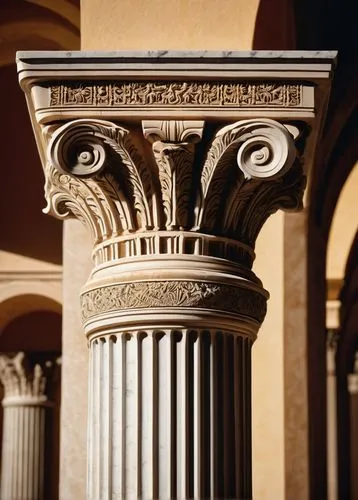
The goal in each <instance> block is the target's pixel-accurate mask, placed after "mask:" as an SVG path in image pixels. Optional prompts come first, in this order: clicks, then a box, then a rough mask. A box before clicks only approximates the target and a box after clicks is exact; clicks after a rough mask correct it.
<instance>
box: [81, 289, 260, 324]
mask: <svg viewBox="0 0 358 500" xmlns="http://www.w3.org/2000/svg"><path fill="white" fill-rule="evenodd" d="M156 307H158V308H161V309H163V308H167V307H183V308H187V307H195V308H203V309H216V310H221V311H226V312H231V313H237V314H242V315H246V316H250V317H252V318H254V319H256V320H257V321H259V322H260V323H261V322H262V321H263V319H264V317H265V314H266V297H265V296H264V295H262V294H260V293H258V292H255V291H253V290H248V289H244V288H238V287H235V286H232V285H225V284H220V283H211V282H205V281H177V280H173V281H142V282H136V283H122V284H117V285H110V286H105V287H101V288H96V289H94V290H90V291H88V292H85V293H83V294H82V296H81V310H82V318H83V320H84V321H85V320H87V319H89V318H91V317H93V316H96V315H99V314H104V313H108V312H111V311H118V310H126V309H147V308H156Z"/></svg>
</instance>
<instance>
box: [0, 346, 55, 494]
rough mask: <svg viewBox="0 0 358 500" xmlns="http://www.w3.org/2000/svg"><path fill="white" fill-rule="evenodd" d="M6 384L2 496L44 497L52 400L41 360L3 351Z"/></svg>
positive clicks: (1, 375) (0, 371)
mask: <svg viewBox="0 0 358 500" xmlns="http://www.w3.org/2000/svg"><path fill="white" fill-rule="evenodd" d="M0 381H1V383H2V384H3V386H4V398H3V401H2V405H3V430H2V434H3V441H2V459H1V495H0V498H1V500H25V499H26V500H42V499H44V457H45V419H46V410H47V408H48V407H49V406H50V403H49V401H48V399H47V396H46V394H45V389H46V377H45V373H44V368H43V367H41V365H40V364H35V365H34V366H33V365H31V364H30V363H29V362H28V359H27V358H26V356H25V354H24V353H23V352H19V353H18V354H16V355H14V356H8V355H4V354H2V355H0Z"/></svg>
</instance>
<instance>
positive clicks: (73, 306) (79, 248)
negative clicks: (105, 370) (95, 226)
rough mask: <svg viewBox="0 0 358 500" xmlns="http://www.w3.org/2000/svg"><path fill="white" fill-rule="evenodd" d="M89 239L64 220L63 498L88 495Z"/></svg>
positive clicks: (72, 499)
mask: <svg viewBox="0 0 358 500" xmlns="http://www.w3.org/2000/svg"><path fill="white" fill-rule="evenodd" d="M90 248H91V244H90V239H89V236H88V234H87V230H86V229H85V228H84V227H83V226H82V225H81V223H80V222H78V221H74V220H70V221H66V222H65V223H64V239H63V250H64V252H63V264H64V266H63V267H64V273H63V289H64V296H63V306H64V307H63V334H62V335H63V338H62V401H61V443H60V499H61V500H75V499H76V500H77V499H82V498H85V489H86V445H87V443H86V436H87V377H88V349H87V341H86V337H85V335H84V333H83V329H82V324H81V313H80V301H79V292H80V289H81V287H82V286H83V284H84V283H85V281H86V280H87V278H88V275H89V272H90V270H91V268H92V264H91V262H90V259H89V256H90Z"/></svg>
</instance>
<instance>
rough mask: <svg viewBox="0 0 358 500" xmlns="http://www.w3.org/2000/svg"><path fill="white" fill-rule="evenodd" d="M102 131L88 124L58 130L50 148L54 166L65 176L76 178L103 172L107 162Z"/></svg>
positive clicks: (49, 153) (73, 123)
mask: <svg viewBox="0 0 358 500" xmlns="http://www.w3.org/2000/svg"><path fill="white" fill-rule="evenodd" d="M101 139H102V137H101V135H100V130H95V129H94V128H93V125H89V124H88V123H77V122H72V123H70V124H69V125H68V126H67V128H66V133H64V130H63V129H60V130H57V131H56V132H55V133H54V134H53V136H52V138H51V141H50V143H49V146H48V157H49V158H50V159H51V163H52V165H53V166H54V167H55V168H56V169H57V170H59V171H60V172H61V173H63V174H71V175H74V176H88V175H93V174H96V173H98V172H100V171H101V170H102V168H103V167H104V165H105V162H106V149H105V147H104V144H103V141H102V140H101Z"/></svg>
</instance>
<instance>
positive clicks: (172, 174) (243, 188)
mask: <svg viewBox="0 0 358 500" xmlns="http://www.w3.org/2000/svg"><path fill="white" fill-rule="evenodd" d="M142 127H143V135H144V138H145V139H147V140H148V141H149V142H150V143H151V144H152V152H153V155H152V156H151V155H147V154H146V155H144V156H143V153H142V151H144V150H145V147H147V146H146V145H145V141H144V140H143V138H142V141H143V142H142V144H140V142H139V143H138V144H135V142H134V140H133V139H132V136H133V137H134V136H135V137H138V134H137V135H135V134H134V133H132V132H130V131H128V130H127V129H124V128H123V127H121V126H119V125H117V124H113V123H111V122H107V121H103V120H93V121H86V120H74V121H73V122H70V123H68V124H66V125H63V126H60V127H58V128H56V129H55V130H54V127H53V126H51V127H50V128H49V130H48V134H49V136H50V140H49V146H48V164H47V165H46V185H45V191H46V197H47V200H48V206H47V209H46V210H47V212H50V213H52V214H54V215H56V216H57V217H61V218H66V217H69V216H75V217H78V218H79V219H81V220H82V221H83V222H85V223H86V225H88V226H89V228H90V229H91V232H92V234H93V238H94V242H95V245H97V244H98V245H100V244H101V243H103V242H106V241H109V240H113V239H115V238H117V237H118V238H119V237H121V236H122V235H125V234H128V233H136V232H139V233H142V232H146V231H153V230H154V231H156V230H158V229H160V230H164V231H177V230H185V231H193V232H198V233H201V234H204V235H205V234H208V235H214V236H215V235H216V236H220V237H225V238H229V239H233V240H237V241H239V242H242V243H244V244H246V245H248V246H249V247H251V248H253V247H254V245H255V239H256V236H257V234H258V232H259V230H260V228H261V226H262V225H263V223H264V222H265V220H266V219H267V217H268V215H270V214H271V213H273V212H274V211H276V210H277V209H278V208H283V209H298V208H300V203H301V199H302V193H303V185H304V176H303V173H302V168H301V167H300V160H299V154H298V152H297V150H296V147H295V142H294V140H295V137H297V135H298V134H299V128H297V127H298V125H295V126H291V125H290V126H288V127H287V128H286V127H285V126H284V125H282V124H280V123H278V122H276V121H274V120H270V119H258V120H242V121H239V122H236V123H234V124H231V125H227V126H225V127H223V128H221V129H220V130H219V131H217V133H216V135H215V137H214V139H213V140H212V142H211V144H210V143H209V146H207V154H206V159H205V160H204V161H203V163H202V167H201V161H202V160H201V156H200V155H199V156H196V151H195V143H197V142H199V141H200V140H201V138H202V134H203V129H204V122H203V121H194V120H187V121H185V120H184V121H180V120H162V121H160V120H147V121H144V122H142ZM45 132H46V131H45ZM137 140H138V139H137ZM205 144H207V143H205ZM161 237H163V239H164V240H165V236H164V235H163V236H161ZM161 237H160V238H161ZM165 245H166V243H165V241H164V247H165ZM158 248H159V247H158V245H156V246H153V247H151V249H149V250H147V251H148V252H149V253H151V252H153V251H154V252H155V251H158V250H156V249H158ZM99 251H100V250H99ZM125 251H126V250H125ZM196 251H197V250H196ZM106 255H107V254H106V253H105V252H102V253H101V257H100V258H99V260H98V261H101V262H102V261H103V259H107V258H108V259H110V258H111V255H123V250H120V251H119V250H118V251H113V252H112V251H111V253H109V254H108V257H106Z"/></svg>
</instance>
